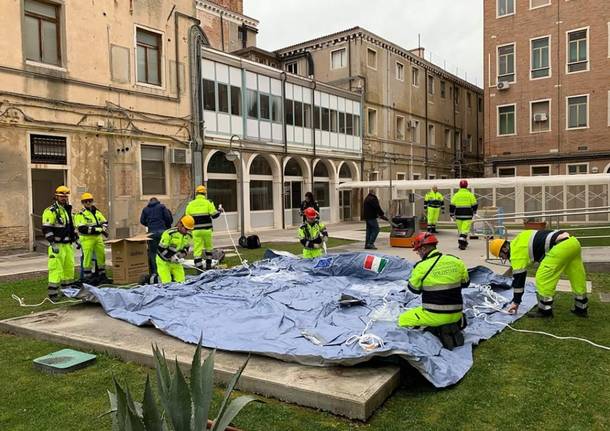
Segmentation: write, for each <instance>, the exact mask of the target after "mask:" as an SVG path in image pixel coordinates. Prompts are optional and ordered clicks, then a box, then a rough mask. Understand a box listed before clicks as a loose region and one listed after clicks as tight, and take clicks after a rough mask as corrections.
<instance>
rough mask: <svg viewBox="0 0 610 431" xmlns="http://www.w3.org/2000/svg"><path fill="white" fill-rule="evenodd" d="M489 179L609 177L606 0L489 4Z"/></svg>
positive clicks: (609, 10) (609, 15) (609, 19)
mask: <svg viewBox="0 0 610 431" xmlns="http://www.w3.org/2000/svg"><path fill="white" fill-rule="evenodd" d="M484 5H485V6H484V8H485V31H484V37H485V42H484V50H485V53H484V54H485V57H484V59H485V119H486V121H485V123H486V128H485V155H486V169H485V173H486V176H515V175H557V174H583V173H597V172H610V110H609V105H610V36H609V33H610V7H609V4H608V1H607V0H587V1H566V0H490V1H485V2H484Z"/></svg>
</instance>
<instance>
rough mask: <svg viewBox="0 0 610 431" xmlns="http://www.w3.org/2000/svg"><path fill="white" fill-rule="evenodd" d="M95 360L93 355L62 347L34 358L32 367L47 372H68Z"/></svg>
mask: <svg viewBox="0 0 610 431" xmlns="http://www.w3.org/2000/svg"><path fill="white" fill-rule="evenodd" d="M93 362H95V355H91V354H89V353H84V352H79V351H78V350H72V349H63V350H60V351H58V352H53V353H50V354H48V355H46V356H41V357H40V358H36V359H34V367H36V368H38V369H40V370H42V371H45V372H47V373H69V372H71V371H74V370H78V369H80V368H84V367H86V366H88V365H90V364H92V363H93Z"/></svg>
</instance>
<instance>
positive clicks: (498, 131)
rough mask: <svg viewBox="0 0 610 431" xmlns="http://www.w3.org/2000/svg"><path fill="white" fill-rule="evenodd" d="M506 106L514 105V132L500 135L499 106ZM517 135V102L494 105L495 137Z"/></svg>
mask: <svg viewBox="0 0 610 431" xmlns="http://www.w3.org/2000/svg"><path fill="white" fill-rule="evenodd" d="M506 106H514V108H515V132H514V133H508V134H504V135H501V134H500V108H505V107H506ZM516 135H517V104H516V103H505V104H504V105H497V106H496V137H497V138H504V137H507V136H516Z"/></svg>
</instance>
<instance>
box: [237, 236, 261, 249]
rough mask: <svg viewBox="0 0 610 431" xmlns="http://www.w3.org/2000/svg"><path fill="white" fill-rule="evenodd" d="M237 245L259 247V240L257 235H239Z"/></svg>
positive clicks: (250, 247)
mask: <svg viewBox="0 0 610 431" xmlns="http://www.w3.org/2000/svg"><path fill="white" fill-rule="evenodd" d="M239 246H240V247H242V248H249V249H255V248H261V240H260V238H259V237H258V235H250V236H248V237H246V236H241V237H240V238H239Z"/></svg>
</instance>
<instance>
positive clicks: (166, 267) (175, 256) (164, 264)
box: [157, 215, 195, 284]
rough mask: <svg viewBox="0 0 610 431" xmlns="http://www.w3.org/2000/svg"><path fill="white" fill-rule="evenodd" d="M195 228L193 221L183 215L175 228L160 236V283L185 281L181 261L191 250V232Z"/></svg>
mask: <svg viewBox="0 0 610 431" xmlns="http://www.w3.org/2000/svg"><path fill="white" fill-rule="evenodd" d="M194 227H195V219H193V217H192V216H190V215H185V216H184V217H182V218H181V219H180V221H179V222H178V224H177V225H176V227H173V228H171V229H168V230H166V231H165V232H163V235H161V241H159V248H158V249H157V274H159V279H160V280H161V283H163V284H166V283H171V282H172V281H174V282H176V283H182V282H183V281H184V280H185V276H184V267H183V266H182V263H181V260H182V259H184V258H185V257H186V255H187V254H188V253H189V251H190V250H191V246H192V245H193V236H192V235H191V231H192V230H193V228H194Z"/></svg>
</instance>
